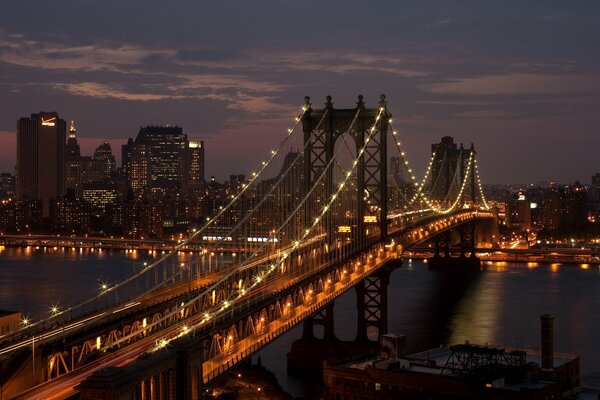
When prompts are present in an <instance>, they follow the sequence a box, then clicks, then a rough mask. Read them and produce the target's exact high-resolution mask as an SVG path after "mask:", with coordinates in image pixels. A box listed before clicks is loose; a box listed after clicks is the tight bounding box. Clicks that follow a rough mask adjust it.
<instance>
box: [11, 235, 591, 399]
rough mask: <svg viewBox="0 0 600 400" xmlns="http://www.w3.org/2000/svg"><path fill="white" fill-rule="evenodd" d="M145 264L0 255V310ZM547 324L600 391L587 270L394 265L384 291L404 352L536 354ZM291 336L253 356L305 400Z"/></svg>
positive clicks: (339, 329)
mask: <svg viewBox="0 0 600 400" xmlns="http://www.w3.org/2000/svg"><path fill="white" fill-rule="evenodd" d="M152 257H153V255H152V254H148V253H146V252H128V253H125V252H122V251H114V252H113V251H101V252H98V251H97V250H96V251H94V252H91V251H86V250H81V251H80V250H71V249H65V250H63V249H56V250H54V249H52V248H48V249H43V248H41V249H37V250H36V249H35V248H3V247H0V309H10V310H19V311H23V312H24V314H25V315H30V316H32V317H35V315H37V314H39V312H40V310H49V308H50V307H51V305H56V304H58V305H59V306H60V305H63V306H64V305H65V304H68V303H73V302H75V301H77V300H81V299H83V298H86V297H87V296H89V295H90V294H91V293H95V291H98V290H99V282H115V281H118V280H120V279H122V278H124V277H126V276H128V275H130V274H131V273H133V271H134V270H135V269H136V268H139V267H140V266H141V264H142V263H143V262H144V261H148V260H150V259H152ZM544 313H551V314H554V316H555V321H554V326H555V351H559V352H568V353H577V354H580V355H581V367H582V368H581V371H582V372H581V375H582V381H583V383H584V384H586V385H589V386H596V387H600V268H599V267H598V266H597V265H585V264H583V265H566V264H560V265H559V264H543V263H539V264H538V263H522V264H521V263H515V264H512V263H506V262H497V263H488V264H486V265H485V270H484V271H483V272H482V273H480V274H476V275H474V276H471V277H469V278H465V276H463V275H451V274H442V273H438V272H434V271H430V270H429V269H428V268H427V264H426V263H424V262H423V261H420V260H412V261H411V260H404V262H403V265H402V267H401V268H400V269H397V270H396V271H394V272H393V273H392V276H391V282H390V286H389V328H390V332H392V333H401V334H404V335H406V336H407V341H408V350H409V351H419V350H424V349H427V348H433V347H437V346H438V345H440V344H456V343H463V342H465V341H466V340H468V341H470V342H472V343H479V344H484V343H489V344H497V345H502V346H507V347H524V348H533V349H538V348H540V322H539V316H540V315H541V314H544ZM355 321H356V298H355V293H354V291H349V292H348V293H346V294H345V295H343V296H342V297H340V298H339V299H338V300H337V301H336V304H335V324H336V335H337V336H338V337H339V338H340V339H344V340H351V339H353V338H354V336H355V334H356V329H355V326H356V324H355ZM300 335H301V327H296V328H294V329H292V330H291V331H290V332H288V333H287V334H286V335H284V336H282V337H281V338H280V339H278V340H277V341H276V342H274V343H272V344H270V345H269V346H267V347H265V348H264V349H262V350H261V351H260V352H259V353H258V354H257V356H258V355H260V357H261V361H262V364H263V365H264V366H266V367H267V368H268V369H269V370H271V371H272V372H273V373H274V374H275V375H276V377H277V378H278V380H279V382H280V383H281V385H282V386H283V388H284V389H285V390H287V391H289V392H290V393H292V394H293V395H296V396H301V395H306V396H307V397H308V396H310V393H308V392H307V391H308V390H310V389H309V388H310V387H311V386H310V385H306V384H305V383H304V382H303V381H301V380H299V379H298V378H295V377H292V376H289V375H287V373H286V364H285V359H286V357H285V355H286V353H287V352H288V351H289V349H290V346H291V343H292V342H293V341H294V340H296V339H297V338H299V337H300Z"/></svg>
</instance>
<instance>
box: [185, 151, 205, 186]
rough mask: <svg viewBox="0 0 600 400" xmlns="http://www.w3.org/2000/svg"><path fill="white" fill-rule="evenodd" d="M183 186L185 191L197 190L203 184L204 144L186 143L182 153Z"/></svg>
mask: <svg viewBox="0 0 600 400" xmlns="http://www.w3.org/2000/svg"><path fill="white" fill-rule="evenodd" d="M182 168H183V173H182V176H183V184H182V187H184V188H186V189H197V188H199V187H200V185H201V184H202V183H203V182H204V142H203V141H199V142H186V143H185V152H184V162H183V165H182Z"/></svg>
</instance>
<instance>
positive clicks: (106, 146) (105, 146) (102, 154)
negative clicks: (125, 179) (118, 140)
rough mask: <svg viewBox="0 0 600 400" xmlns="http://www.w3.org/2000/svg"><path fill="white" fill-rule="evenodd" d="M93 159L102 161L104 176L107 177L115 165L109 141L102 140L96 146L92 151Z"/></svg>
mask: <svg viewBox="0 0 600 400" xmlns="http://www.w3.org/2000/svg"><path fill="white" fill-rule="evenodd" d="M94 160H98V161H102V162H103V163H104V176H105V177H106V178H109V177H110V176H111V174H112V173H113V172H115V168H116V166H117V162H116V161H115V156H113V154H112V149H111V147H110V143H108V142H106V141H105V142H104V143H102V144H101V145H100V146H98V147H97V148H96V151H94Z"/></svg>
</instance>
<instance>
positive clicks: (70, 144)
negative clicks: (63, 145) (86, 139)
mask: <svg viewBox="0 0 600 400" xmlns="http://www.w3.org/2000/svg"><path fill="white" fill-rule="evenodd" d="M76 133H77V130H76V129H75V121H71V126H70V128H69V139H67V157H79V156H81V151H80V150H79V143H77V138H76V137H75V134H76Z"/></svg>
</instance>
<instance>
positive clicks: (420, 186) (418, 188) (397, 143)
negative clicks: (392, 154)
mask: <svg viewBox="0 0 600 400" xmlns="http://www.w3.org/2000/svg"><path fill="white" fill-rule="evenodd" d="M389 124H390V130H391V131H392V135H393V136H392V141H393V142H394V145H395V146H396V149H397V150H398V154H399V155H400V158H401V161H402V162H403V163H404V166H405V167H406V169H407V171H408V173H409V176H410V179H411V181H412V183H413V184H414V186H415V188H416V191H415V193H414V195H413V197H412V198H411V199H410V201H409V203H408V204H407V206H406V207H405V208H408V206H409V205H411V204H412V203H414V201H415V200H416V199H417V198H419V196H420V195H421V192H422V190H423V189H424V187H425V185H426V183H427V179H428V178H429V174H430V173H431V170H432V168H433V162H434V161H435V159H436V155H437V152H434V153H433V154H432V155H431V158H430V159H429V164H428V165H427V169H426V171H425V175H424V176H423V178H422V179H421V182H420V183H419V181H418V180H417V177H416V176H415V175H414V174H413V171H412V169H411V168H410V165H409V161H408V159H407V158H406V154H405V152H404V151H403V150H402V147H401V142H400V141H399V140H397V139H396V136H397V134H398V131H396V130H395V129H394V126H393V124H392V119H390V121H389Z"/></svg>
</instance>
